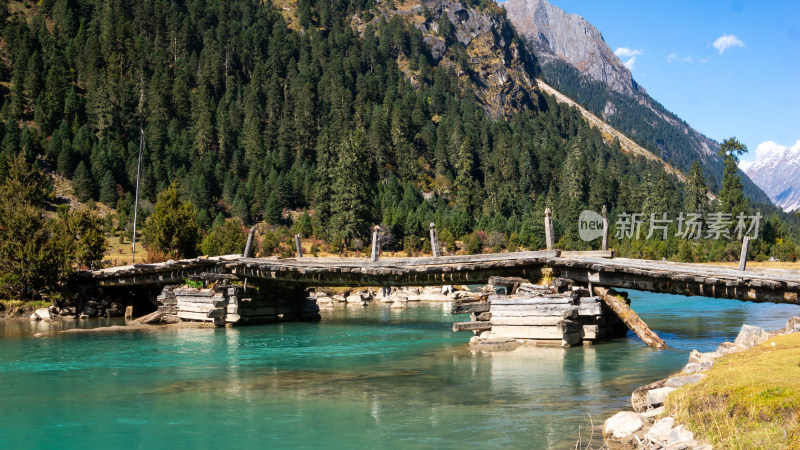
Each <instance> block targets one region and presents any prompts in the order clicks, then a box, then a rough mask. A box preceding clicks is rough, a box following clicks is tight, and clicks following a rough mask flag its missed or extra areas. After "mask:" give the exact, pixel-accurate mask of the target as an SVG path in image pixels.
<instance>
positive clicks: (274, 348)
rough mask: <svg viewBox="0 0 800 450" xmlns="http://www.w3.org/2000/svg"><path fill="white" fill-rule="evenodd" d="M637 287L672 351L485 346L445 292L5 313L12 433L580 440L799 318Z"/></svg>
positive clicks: (3, 349)
mask: <svg viewBox="0 0 800 450" xmlns="http://www.w3.org/2000/svg"><path fill="white" fill-rule="evenodd" d="M632 298H633V303H632V306H633V308H634V309H635V310H636V311H637V312H638V313H639V314H640V315H641V317H642V318H643V319H644V320H645V321H646V322H647V323H648V324H649V325H650V326H651V327H652V328H653V329H654V330H656V331H657V332H659V334H660V335H661V336H662V337H663V338H664V339H665V340H666V342H667V343H668V344H669V345H670V346H672V347H673V348H672V349H671V350H666V351H656V350H652V349H650V348H648V347H646V346H645V345H644V344H642V342H641V341H640V340H639V339H638V338H636V337H635V336H634V335H632V334H631V333H629V334H628V337H627V338H624V339H618V340H615V341H612V342H608V343H603V344H600V345H596V346H593V347H579V348H569V349H561V348H536V347H522V348H520V349H518V350H516V351H512V352H500V353H497V352H496V353H492V354H481V353H476V354H473V353H471V352H470V350H469V348H468V347H469V346H468V345H467V341H468V339H469V337H470V336H471V333H453V332H451V323H452V322H453V321H454V320H464V316H461V317H458V318H454V317H453V316H451V315H450V313H449V307H450V305H449V304H446V305H445V304H419V305H413V304H412V305H411V306H410V307H408V308H407V309H404V310H391V309H389V307H388V306H385V305H380V304H374V305H370V306H368V307H364V308H362V307H356V308H354V307H348V308H344V307H342V308H341V309H337V310H335V311H323V312H322V321H320V322H318V323H287V324H277V325H276V324H273V325H262V326H250V327H240V328H227V329H226V328H220V329H209V328H204V329H199V328H180V329H177V328H173V329H166V330H161V331H158V332H144V331H139V332H118V333H60V332H59V331H60V330H61V329H64V328H67V327H70V326H72V327H74V326H76V323H75V322H52V323H46V322H30V321H27V320H5V321H0V447H5V448H59V449H63V448H148V449H150V448H242V449H244V448H457V447H458V448H531V449H539V448H575V444H576V442H577V440H578V438H579V437H580V438H581V440H582V442H583V444H584V445H585V444H587V443H588V442H589V439H590V437H591V424H592V423H594V424H595V425H599V424H602V422H603V420H605V418H607V417H608V415H610V414H611V413H612V412H613V411H615V410H618V409H623V408H626V407H628V399H629V396H630V393H631V391H632V390H633V389H634V388H636V387H637V386H640V385H643V384H647V383H649V382H651V381H655V380H657V379H659V378H663V377H665V376H666V375H668V374H670V373H671V372H675V371H678V370H680V368H681V367H682V366H683V365H684V364H685V363H686V360H687V355H688V352H689V351H690V350H691V349H693V348H697V349H699V350H702V351H709V350H712V349H714V348H715V347H716V346H717V345H718V344H719V343H721V342H723V341H725V340H732V339H733V338H735V336H736V334H737V332H738V330H739V328H740V327H741V325H742V324H743V323H748V324H752V325H758V326H762V327H764V328H766V329H768V330H772V329H777V328H781V327H783V326H784V324H785V323H786V320H787V319H788V318H789V317H791V316H793V315H800V307H798V306H791V305H773V304H754V303H744V302H738V301H729V300H712V299H705V298H697V297H691V298H689V297H675V296H669V295H656V294H647V293H641V292H634V293H632ZM113 323H115V322H113V321H83V322H80V326H81V327H99V326H105V325H109V324H113ZM116 323H119V322H116ZM601 442H602V440H601V439H600V437H599V436H597V434H596V433H595V435H594V437H593V441H592V444H593V446H594V447H599V446H600V445H601Z"/></svg>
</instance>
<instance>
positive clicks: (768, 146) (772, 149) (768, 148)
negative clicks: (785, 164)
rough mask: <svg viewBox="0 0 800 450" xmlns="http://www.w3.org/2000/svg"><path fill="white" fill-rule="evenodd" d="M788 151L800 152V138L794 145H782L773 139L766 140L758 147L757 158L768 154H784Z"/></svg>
mask: <svg viewBox="0 0 800 450" xmlns="http://www.w3.org/2000/svg"><path fill="white" fill-rule="evenodd" d="M788 151H791V152H794V153H798V152H800V140H799V141H797V142H795V143H794V145H792V146H788V145H781V144H778V143H777V142H773V141H764V142H762V143H760V144H758V147H756V158H758V159H761V158H763V157H765V156H767V155H770V154H774V155H782V154H784V153H786V152H788Z"/></svg>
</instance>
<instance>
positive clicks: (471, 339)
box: [469, 336, 481, 345]
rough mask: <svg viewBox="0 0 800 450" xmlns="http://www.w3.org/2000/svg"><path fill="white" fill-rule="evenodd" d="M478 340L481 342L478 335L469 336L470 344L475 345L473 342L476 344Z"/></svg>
mask: <svg viewBox="0 0 800 450" xmlns="http://www.w3.org/2000/svg"><path fill="white" fill-rule="evenodd" d="M480 342H481V338H479V337H478V336H472V337H471V338H469V343H470V345H475V344H478V343H480Z"/></svg>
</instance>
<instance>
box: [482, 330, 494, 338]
mask: <svg viewBox="0 0 800 450" xmlns="http://www.w3.org/2000/svg"><path fill="white" fill-rule="evenodd" d="M491 337H492V332H491V331H484V332H483V333H481V335H480V338H481V339H489V338H491Z"/></svg>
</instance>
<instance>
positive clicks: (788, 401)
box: [603, 317, 800, 449]
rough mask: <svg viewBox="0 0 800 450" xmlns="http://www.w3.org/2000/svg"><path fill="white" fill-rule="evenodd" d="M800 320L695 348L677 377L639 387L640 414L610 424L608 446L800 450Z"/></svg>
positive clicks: (635, 399) (635, 400)
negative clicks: (799, 354) (710, 349)
mask: <svg viewBox="0 0 800 450" xmlns="http://www.w3.org/2000/svg"><path fill="white" fill-rule="evenodd" d="M798 349H800V317H792V318H791V319H789V321H788V322H787V323H786V326H785V327H784V328H782V329H780V330H775V331H772V332H767V331H765V330H764V329H763V328H759V327H754V326H750V325H743V326H742V329H741V330H740V332H739V334H738V336H737V337H736V340H735V341H734V342H723V343H722V344H720V345H719V347H717V349H716V350H715V351H713V352H706V353H702V352H699V351H697V350H692V352H691V353H690V354H689V359H688V363H687V364H686V366H684V368H683V369H682V370H681V371H680V372H679V373H676V374H673V375H671V376H669V377H667V378H665V379H662V380H659V381H656V382H653V383H650V384H648V385H645V386H642V387H639V388H637V389H636V390H634V391H633V393H632V395H631V406H632V407H633V410H634V411H619V412H617V413H616V414H614V415H613V416H611V417H610V418H609V419H607V420H606V421H605V424H604V426H603V437H604V438H605V444H606V445H607V446H608V447H609V448H620V449H663V448H666V449H710V448H713V446H718V447H722V448H754V447H760V448H764V447H769V448H797V444H798V443H800V424H798V420H800V417H798V413H797V411H798V407H800V377H798V375H800V369H798V367H800V364H798V363H797V362H796V359H797V358H796V356H797V350H798Z"/></svg>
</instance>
